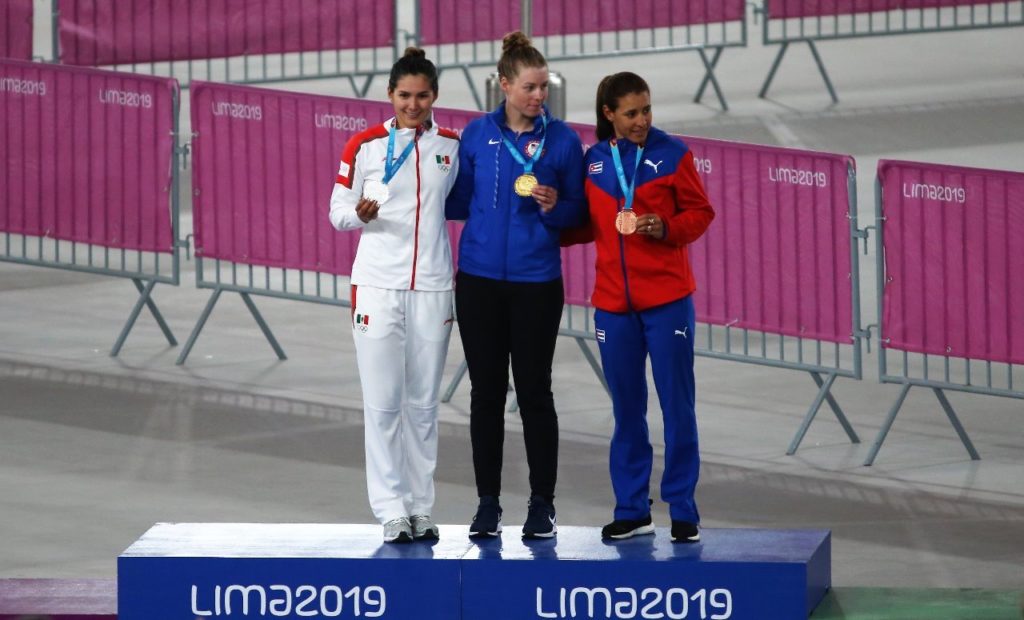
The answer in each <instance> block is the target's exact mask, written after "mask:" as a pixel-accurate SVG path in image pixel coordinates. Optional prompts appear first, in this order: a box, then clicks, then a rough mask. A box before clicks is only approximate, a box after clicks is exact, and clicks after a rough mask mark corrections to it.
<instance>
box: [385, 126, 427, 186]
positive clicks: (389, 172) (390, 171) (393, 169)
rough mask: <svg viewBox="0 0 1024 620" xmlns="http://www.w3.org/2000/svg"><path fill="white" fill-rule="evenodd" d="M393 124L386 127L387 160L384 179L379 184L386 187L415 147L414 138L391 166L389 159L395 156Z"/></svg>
mask: <svg viewBox="0 0 1024 620" xmlns="http://www.w3.org/2000/svg"><path fill="white" fill-rule="evenodd" d="M417 131H418V129H417ZM395 133H396V132H395V124H394V123H391V126H390V127H388V154H387V159H385V160H384V178H383V179H381V183H383V184H384V185H387V184H388V182H389V181H391V179H392V177H394V176H395V174H396V173H397V172H398V169H399V168H401V167H402V164H403V163H405V160H406V158H407V157H409V153H412V149H413V147H414V146H415V145H416V138H415V137H414V138H413V139H412V140H409V144H407V145H405V150H404V151H402V154H401V155H399V156H398V160H397V161H395V163H394V164H393V165H392V163H391V158H392V157H393V156H394V155H395Z"/></svg>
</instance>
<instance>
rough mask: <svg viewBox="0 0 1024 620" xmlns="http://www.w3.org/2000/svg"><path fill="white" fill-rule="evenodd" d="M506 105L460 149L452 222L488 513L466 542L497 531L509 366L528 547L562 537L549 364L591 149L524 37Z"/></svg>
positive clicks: (513, 48)
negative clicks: (460, 224) (525, 490)
mask: <svg viewBox="0 0 1024 620" xmlns="http://www.w3.org/2000/svg"><path fill="white" fill-rule="evenodd" d="M498 73H499V75H500V80H501V89H502V91H504V94H505V101H504V102H503V103H502V104H501V105H500V106H498V108H497V109H496V110H494V111H493V112H490V113H489V114H487V115H485V116H484V117H482V118H479V119H477V120H475V121H473V122H471V123H470V124H469V125H468V126H467V127H466V129H465V131H464V132H463V134H462V140H461V142H460V146H459V175H458V178H457V180H456V182H455V187H454V189H453V190H452V193H451V194H450V196H449V198H448V205H447V215H448V218H449V219H465V220H466V226H465V228H464V229H463V232H462V239H461V241H460V244H459V271H458V274H457V275H456V280H455V307H456V311H457V312H458V319H459V334H460V336H461V337H462V346H463V349H464V351H465V353H466V363H467V365H468V367H469V378H470V381H471V382H472V392H471V402H470V436H471V440H472V444H473V468H474V473H475V474H476V485H477V494H478V495H479V497H480V506H479V508H478V509H477V513H476V516H474V517H473V524H472V525H471V526H470V536H474V537H475V536H497V535H498V534H499V533H500V532H501V514H502V511H501V505H500V502H499V496H500V494H501V467H502V444H503V442H504V436H505V426H504V421H505V417H504V413H505V411H504V410H505V398H506V394H507V391H508V378H509V377H508V367H509V359H510V358H511V361H512V376H513V379H514V381H515V388H516V396H517V398H518V402H519V411H520V415H521V416H522V420H523V435H524V437H523V439H524V441H525V443H526V460H527V463H528V465H529V468H530V494H531V495H530V503H529V506H528V510H527V518H526V522H525V524H524V525H523V536H524V537H526V538H536V537H539V538H550V537H552V536H554V535H555V532H556V527H555V508H554V496H555V479H556V476H557V470H558V416H557V414H556V412H555V403H554V398H553V396H552V394H551V362H552V359H553V358H554V354H555V338H556V337H557V336H558V327H559V323H560V321H561V317H562V304H563V301H564V293H563V290H562V264H561V253H560V249H559V234H560V231H561V229H563V228H569V227H573V226H578V225H580V224H581V223H582V221H583V219H582V218H583V212H584V206H583V205H584V203H583V148H582V144H581V143H580V139H579V137H578V136H577V135H576V133H575V132H574V131H573V130H572V129H570V128H569V127H568V126H567V125H566V124H565V123H563V122H562V121H560V120H557V119H555V118H553V117H552V116H551V114H550V113H549V112H548V110H547V108H546V107H545V106H544V101H545V100H546V99H547V95H548V68H547V61H545V59H544V56H543V55H542V54H541V53H540V52H539V51H538V50H537V49H536V48H535V47H533V45H531V44H530V40H529V39H528V38H527V37H526V35H524V34H523V33H521V32H513V33H511V34H508V35H506V36H505V39H504V41H503V45H502V56H501V59H500V60H499V61H498Z"/></svg>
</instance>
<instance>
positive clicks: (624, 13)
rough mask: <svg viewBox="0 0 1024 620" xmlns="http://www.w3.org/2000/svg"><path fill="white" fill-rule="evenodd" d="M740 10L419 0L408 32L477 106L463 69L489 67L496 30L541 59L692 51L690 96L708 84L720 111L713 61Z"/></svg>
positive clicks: (735, 28) (733, 37)
mask: <svg viewBox="0 0 1024 620" xmlns="http://www.w3.org/2000/svg"><path fill="white" fill-rule="evenodd" d="M744 11H745V3H744V0H667V1H666V2H655V1H654V0H640V1H638V2H611V3H609V2H589V1H588V2H574V1H572V0H545V1H544V2H534V1H532V0H513V1H508V0H485V1H481V0H418V1H417V2H416V18H415V22H416V30H415V33H413V34H412V35H411V36H412V38H413V39H414V40H415V41H416V42H417V43H418V44H419V45H420V46H422V47H424V48H425V49H426V50H427V55H428V56H429V57H430V58H432V59H434V61H435V62H436V63H437V66H438V67H439V68H441V69H457V70H460V71H462V72H463V73H464V75H465V76H466V81H467V82H468V84H469V86H470V89H471V91H472V94H473V96H474V98H475V99H476V103H477V107H478V108H480V109H483V98H481V97H480V94H479V92H478V91H477V89H476V86H475V84H474V81H473V79H472V76H471V75H470V72H469V69H470V68H471V67H479V66H487V65H490V66H494V65H495V64H496V63H497V61H498V58H499V57H500V56H501V39H502V37H503V36H504V35H505V34H506V33H508V32H511V31H513V30H522V31H523V32H525V33H526V34H528V35H529V36H530V37H531V38H532V40H533V43H534V45H535V46H536V47H537V48H538V49H539V50H540V51H541V52H543V53H544V56H545V57H546V59H547V60H548V62H561V61H569V60H577V59H581V58H613V57H619V56H628V55H634V54H658V53H667V52H680V51H694V52H696V53H697V54H698V55H699V56H700V59H701V62H702V64H703V67H704V70H705V75H704V79H703V80H702V81H701V84H700V86H699V88H698V90H697V94H696V95H695V97H694V101H700V100H701V98H702V97H703V94H704V91H705V89H706V88H707V86H708V84H710V85H711V87H712V88H713V89H714V91H715V94H716V95H717V97H718V100H719V103H720V104H721V106H722V109H723V110H726V109H728V105H727V103H726V101H725V96H724V95H723V94H722V90H721V87H720V86H719V84H718V80H717V78H716V77H715V67H716V66H717V64H718V61H719V58H720V57H721V55H722V52H723V50H724V49H725V48H728V47H744V46H746V44H747V25H746V19H745V15H744ZM708 52H712V54H711V56H710V58H709V56H708Z"/></svg>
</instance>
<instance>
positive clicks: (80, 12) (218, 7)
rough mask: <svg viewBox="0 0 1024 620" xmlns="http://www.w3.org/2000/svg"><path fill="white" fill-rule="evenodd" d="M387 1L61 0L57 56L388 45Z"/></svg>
mask: <svg viewBox="0 0 1024 620" xmlns="http://www.w3.org/2000/svg"><path fill="white" fill-rule="evenodd" d="M394 36H395V10H394V3H393V2H391V1H378V0H288V1H286V0H220V1H218V2H213V1H211V0H117V1H116V2H115V1H114V0H62V2H61V3H60V47H61V62H63V63H65V64H72V65H112V64H127V63H137V62H139V63H141V62H153V61H166V60H189V59H199V58H224V57H230V56H242V55H258V54H279V53H286V52H306V51H317V50H343V49H360V48H376V47H388V48H390V47H391V45H392V41H393V40H394Z"/></svg>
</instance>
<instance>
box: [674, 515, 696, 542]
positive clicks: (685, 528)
mask: <svg viewBox="0 0 1024 620" xmlns="http://www.w3.org/2000/svg"><path fill="white" fill-rule="evenodd" d="M698 541H700V529H699V528H698V527H697V524H696V523H690V522H689V521H676V520H675V519H673V520H672V542H674V543H693V542H698Z"/></svg>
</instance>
